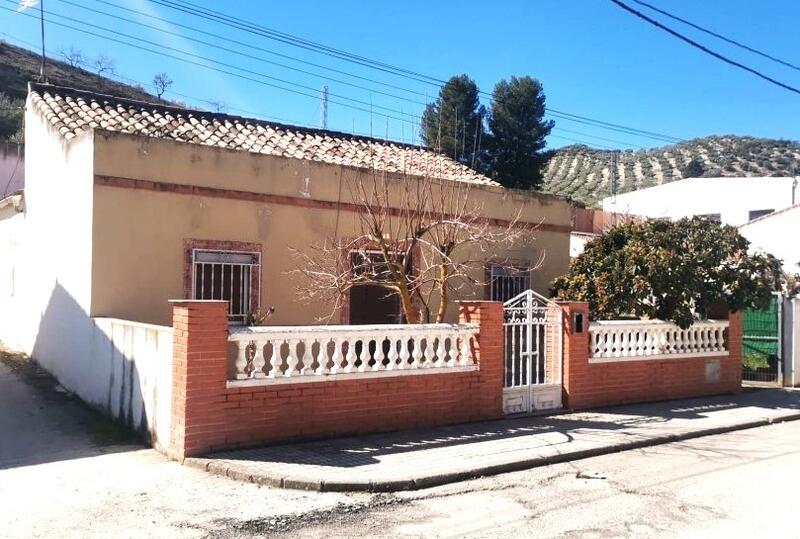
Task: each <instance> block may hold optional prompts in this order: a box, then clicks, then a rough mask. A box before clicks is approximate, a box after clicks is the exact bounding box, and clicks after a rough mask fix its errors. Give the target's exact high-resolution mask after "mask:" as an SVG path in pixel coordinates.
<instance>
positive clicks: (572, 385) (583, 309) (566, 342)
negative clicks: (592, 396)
mask: <svg viewBox="0 0 800 539" xmlns="http://www.w3.org/2000/svg"><path fill="white" fill-rule="evenodd" d="M558 305H559V306H560V307H561V309H562V312H563V313H564V318H563V321H564V322H563V333H562V335H563V338H562V339H563V340H562V348H563V383H564V392H563V401H564V402H563V404H564V408H581V407H583V406H584V404H583V403H582V402H581V393H583V394H586V393H587V392H588V391H589V390H590V389H591V388H590V387H588V386H589V384H591V383H592V381H591V380H590V379H589V376H588V370H589V304H588V303H586V302H582V301H559V302H558ZM576 314H581V315H583V328H582V331H581V332H580V333H578V331H577V330H578V328H577V327H575V326H576V324H575V322H576V316H575V315H576Z"/></svg>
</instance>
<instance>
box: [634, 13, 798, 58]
mask: <svg viewBox="0 0 800 539" xmlns="http://www.w3.org/2000/svg"><path fill="white" fill-rule="evenodd" d="M633 2H634V3H636V4H639V5H640V6H644V7H646V8H650V9H652V10H653V11H655V12H657V13H661V14H662V15H664V16H666V17H669V18H670V19H672V20H675V21H678V22H681V23H683V24H685V25H687V26H691V27H692V28H694V29H695V30H700V31H701V32H703V33H706V34H708V35H710V36H714V37H716V38H717V39H721V40H722V41H724V42H726V43H730V44H731V45H735V46H737V47H739V48H742V49H744V50H746V51H749V52H752V53H753V54H757V55H759V56H761V57H763V58H766V59H768V60H772V61H773V62H776V63H779V64H781V65H783V66H786V67H790V68H792V69H794V70H797V71H800V67H798V66H796V65H794V64H792V63H789V62H787V61H785V60H781V59H780V58H776V57H774V56H772V55H770V54H767V53H766V52H762V51H760V50H758V49H754V48H753V47H749V46H747V45H745V44H744V43H741V42H739V41H736V40H734V39H731V38H729V37H725V36H723V35H722V34H718V33H717V32H714V31H713V30H709V29H708V28H704V27H702V26H700V25H699V24H695V23H693V22H692V21H688V20H686V19H684V18H682V17H678V16H677V15H673V14H672V13H670V12H668V11H664V10H663V9H660V8H657V7H656V6H654V5H652V4H648V3H647V2H642V0H633Z"/></svg>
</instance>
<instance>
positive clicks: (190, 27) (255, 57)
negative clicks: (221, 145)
mask: <svg viewBox="0 0 800 539" xmlns="http://www.w3.org/2000/svg"><path fill="white" fill-rule="evenodd" d="M95 1H96V2H100V3H101V4H107V5H112V6H114V7H119V8H120V9H123V10H125V11H130V12H132V13H136V14H137V15H141V16H143V17H148V18H151V19H156V20H159V21H162V22H168V23H169V24H172V25H175V26H178V27H180V28H185V29H187V30H191V31H193V32H197V33H199V34H202V35H206V36H209V37H213V38H216V39H220V40H224V41H225V42H227V43H235V44H237V45H241V46H242V47H246V48H247V49H254V50H257V51H260V52H264V53H267V54H277V53H275V52H273V51H270V50H269V49H264V48H262V47H258V46H256V45H252V44H250V43H244V42H242V41H237V40H235V39H231V38H230V37H229V36H222V35H219V34H215V33H213V32H208V31H205V30H201V29H199V28H194V27H192V26H188V25H185V24H181V23H174V22H172V21H167V20H166V19H162V18H160V17H156V16H154V15H150V14H148V13H144V12H142V11H137V10H135V9H129V8H125V7H123V6H116V5H114V4H111V3H110V2H106V1H105V0H95ZM61 2H62V3H64V4H69V5H71V6H75V7H77V8H80V9H84V10H86V11H90V12H92V13H97V14H99V15H105V16H106V17H111V18H113V19H117V20H120V21H123V22H127V23H130V24H135V25H138V26H142V27H144V28H149V29H151V30H155V31H156V32H161V33H163V34H167V35H171V36H175V37H180V38H182V39H186V40H188V41H192V42H194V43H199V44H201V45H206V46H208V47H213V48H215V49H219V50H222V51H225V52H229V53H232V54H235V55H237V56H242V57H244V58H249V59H251V60H255V61H257V62H262V63H266V64H270V65H276V66H278V67H282V68H284V69H289V70H292V71H296V72H298V73H303V74H305V75H311V76H314V77H320V78H324V79H326V80H329V81H332V82H337V83H339V84H344V85H346V86H351V87H353V88H358V89H360V90H365V91H368V92H373V93H376V94H379V95H384V96H387V97H392V98H394V99H402V100H404V101H409V102H411V103H416V104H418V105H422V106H424V105H425V103H423V102H421V101H416V100H413V99H410V98H407V97H403V96H399V95H396V94H390V93H388V92H384V91H382V90H377V89H375V88H369V87H366V86H363V85H359V84H355V83H352V82H348V81H344V80H341V79H336V78H333V77H331V76H330V75H323V74H321V73H315V72H313V71H308V70H305V69H300V68H297V67H294V66H290V65H287V64H283V63H280V62H274V61H272V60H267V59H266V58H263V57H261V56H255V55H253V54H248V53H244V52H241V51H237V50H235V49H230V48H228V47H224V46H222V45H218V44H216V43H211V42H208V41H204V40H202V39H197V38H194V37H191V36H187V35H185V34H181V33H178V32H173V31H170V30H166V29H164V28H159V27H157V26H153V25H150V24H147V23H143V22H141V21H134V20H132V19H129V18H126V17H121V16H119V15H115V14H113V13H108V12H107V11H102V10H99V9H93V8H90V7H87V6H85V5H82V4H79V3H77V2H71V1H70V0H61ZM50 13H52V12H50ZM81 22H82V21H81ZM279 56H283V57H286V58H289V59H291V60H293V61H299V62H302V60H300V59H298V58H293V57H291V56H286V55H279ZM311 65H314V66H318V64H311ZM318 67H320V68H322V69H325V67H324V66H318ZM336 72H338V73H341V74H344V75H348V76H355V75H351V74H350V73H347V72H344V71H339V70H336ZM358 78H362V79H364V78H363V77H358ZM365 80H368V81H369V82H373V83H375V84H381V83H380V82H379V81H373V80H371V79H365ZM384 85H385V84H384ZM385 86H389V87H392V88H395V89H398V90H403V91H407V92H413V91H412V90H407V89H405V88H400V87H397V86H392V85H385ZM414 93H418V94H419V93H420V92H414Z"/></svg>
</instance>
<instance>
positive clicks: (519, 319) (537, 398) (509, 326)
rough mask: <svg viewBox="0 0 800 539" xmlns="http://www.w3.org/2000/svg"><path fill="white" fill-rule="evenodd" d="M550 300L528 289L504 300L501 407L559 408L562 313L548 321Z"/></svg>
mask: <svg viewBox="0 0 800 539" xmlns="http://www.w3.org/2000/svg"><path fill="white" fill-rule="evenodd" d="M551 303H552V302H551V301H550V300H548V299H547V298H545V297H543V296H541V295H539V294H537V293H536V292H534V291H533V290H527V291H525V292H523V293H521V294H519V295H517V296H515V297H513V298H511V299H510V300H508V301H506V302H505V303H504V304H503V307H504V308H503V332H504V349H505V350H504V379H503V411H504V412H505V413H506V414H516V413H526V412H533V411H538V410H551V409H557V408H561V349H562V343H561V323H562V321H561V317H560V316H558V317H556V318H557V319H556V320H553V321H552V322H553V323H552V324H548V310H549V309H548V307H549V306H550V305H551Z"/></svg>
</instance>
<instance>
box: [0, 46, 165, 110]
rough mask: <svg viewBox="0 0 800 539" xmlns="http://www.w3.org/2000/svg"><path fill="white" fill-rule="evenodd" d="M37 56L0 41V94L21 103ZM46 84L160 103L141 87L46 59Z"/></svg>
mask: <svg viewBox="0 0 800 539" xmlns="http://www.w3.org/2000/svg"><path fill="white" fill-rule="evenodd" d="M40 58H41V57H40V56H39V55H37V54H36V53H35V52H33V51H29V50H27V49H23V48H21V47H17V46H15V45H11V44H10V43H5V42H3V41H0V93H3V94H5V95H6V96H8V97H9V98H11V99H12V100H14V101H20V100H24V99H25V96H26V95H27V94H28V81H38V80H39V65H40V63H41V60H40ZM46 73H47V82H50V83H52V84H57V85H59V86H69V87H70V88H78V89H81V90H91V91H93V92H100V93H103V94H111V95H116V96H120V97H128V98H130V99H140V100H143V101H155V102H158V101H160V100H159V99H157V98H156V97H155V96H153V95H151V94H149V93H147V92H146V91H145V90H144V89H143V88H140V87H136V86H131V85H129V84H123V83H120V82H116V81H113V80H111V79H109V78H106V77H103V76H101V75H97V74H96V73H92V72H91V71H87V70H86V69H81V68H79V67H72V66H70V65H69V64H67V63H65V62H62V61H60V60H55V59H53V58H48V59H47V69H46Z"/></svg>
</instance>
